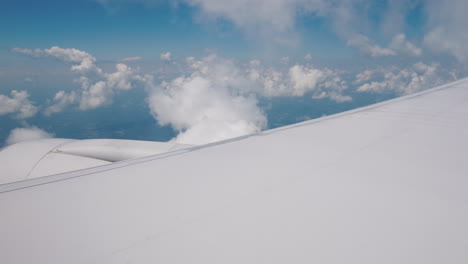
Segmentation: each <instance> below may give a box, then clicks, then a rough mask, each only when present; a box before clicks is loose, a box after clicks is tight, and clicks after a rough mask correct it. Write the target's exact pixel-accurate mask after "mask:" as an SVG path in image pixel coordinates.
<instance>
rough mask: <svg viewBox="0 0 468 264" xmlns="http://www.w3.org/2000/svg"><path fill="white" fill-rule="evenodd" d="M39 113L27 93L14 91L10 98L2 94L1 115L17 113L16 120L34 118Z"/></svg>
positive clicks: (0, 102) (0, 97) (0, 95)
mask: <svg viewBox="0 0 468 264" xmlns="http://www.w3.org/2000/svg"><path fill="white" fill-rule="evenodd" d="M37 111H38V109H37V107H36V106H34V105H33V104H32V103H31V102H30V101H29V94H28V92H26V91H17V90H13V91H11V93H10V97H9V96H5V95H2V94H0V115H5V114H13V113H15V114H16V115H15V117H16V118H19V119H25V118H30V117H32V116H34V115H35V114H36V113H37Z"/></svg>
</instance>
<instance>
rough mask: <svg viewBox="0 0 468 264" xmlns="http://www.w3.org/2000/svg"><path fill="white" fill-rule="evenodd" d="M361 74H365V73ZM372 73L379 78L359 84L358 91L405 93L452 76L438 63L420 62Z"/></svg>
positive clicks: (428, 86)
mask: <svg viewBox="0 0 468 264" xmlns="http://www.w3.org/2000/svg"><path fill="white" fill-rule="evenodd" d="M367 72H368V71H367ZM362 74H364V75H367V73H362ZM372 75H374V76H377V77H378V78H380V80H374V81H369V82H367V83H364V84H362V85H360V86H359V87H358V88H357V91H358V92H371V93H384V92H393V93H396V94H398V95H406V94H411V93H414V92H417V91H421V90H424V89H428V88H431V87H435V86H437V85H440V84H443V83H446V82H448V81H453V78H454V75H453V74H452V73H451V72H448V71H445V72H444V71H443V70H442V69H441V68H440V65H439V64H436V63H432V64H425V63H422V62H418V63H415V64H413V65H411V66H410V67H406V68H403V69H400V68H397V67H391V68H389V69H378V70H375V71H372ZM359 76H362V75H359V74H358V79H359V78H360V77H359ZM366 79H367V78H366ZM361 80H363V78H361ZM368 80H369V79H368ZM360 82H362V81H360Z"/></svg>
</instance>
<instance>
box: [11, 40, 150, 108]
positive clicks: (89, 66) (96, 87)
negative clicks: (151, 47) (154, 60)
mask: <svg viewBox="0 0 468 264" xmlns="http://www.w3.org/2000/svg"><path fill="white" fill-rule="evenodd" d="M13 51H14V52H19V53H22V54H26V55H29V56H34V57H46V56H50V57H55V58H57V59H59V60H62V61H64V62H69V63H71V64H72V66H71V68H70V69H71V71H73V72H75V73H77V74H79V75H80V77H79V78H77V79H76V82H78V83H80V84H81V90H80V91H77V92H71V93H68V94H67V93H65V92H63V91H59V92H58V93H57V94H56V95H55V97H54V99H53V100H52V101H53V104H52V105H51V106H49V107H48V108H47V109H46V110H45V112H44V114H45V115H51V114H53V113H57V112H60V111H62V110H63V109H64V108H65V107H66V106H68V105H70V104H73V103H75V102H79V108H80V109H81V110H88V109H94V108H97V107H100V106H103V105H106V104H109V103H111V102H112V98H113V95H114V94H115V93H116V91H118V90H130V89H132V88H133V84H134V82H135V81H141V79H142V76H139V75H138V73H137V71H135V70H134V69H132V68H131V67H129V66H127V65H126V64H123V63H118V64H116V66H115V68H116V71H115V72H112V73H107V72H105V71H104V70H102V69H101V68H99V67H98V66H96V64H95V62H96V58H95V57H94V56H92V55H91V54H89V53H87V52H85V51H82V50H78V49H74V48H66V49H64V48H60V47H51V48H49V49H43V50H41V49H35V50H30V49H22V48H15V49H13ZM131 59H132V60H135V57H134V58H131ZM127 60H128V58H127Z"/></svg>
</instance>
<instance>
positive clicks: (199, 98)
mask: <svg viewBox="0 0 468 264" xmlns="http://www.w3.org/2000/svg"><path fill="white" fill-rule="evenodd" d="M189 62H191V66H192V69H193V72H192V74H190V75H189V76H181V77H178V78H175V79H174V80H172V81H171V82H163V83H162V84H160V85H158V86H156V87H153V88H152V89H151V90H150V96H149V98H148V103H149V106H150V109H151V113H152V114H153V116H154V117H155V119H156V120H157V121H158V122H159V123H160V124H161V125H171V126H172V127H173V128H174V129H176V130H177V131H179V132H180V133H179V135H178V136H177V137H176V138H175V140H176V141H177V142H180V143H187V144H205V143H209V142H215V141H220V140H224V139H228V138H233V137H238V136H242V135H247V134H252V133H256V132H259V131H261V130H262V129H263V128H265V127H266V125H267V121H266V117H265V115H264V113H263V112H262V111H261V110H260V108H259V107H258V106H257V100H256V99H255V97H254V96H253V95H252V94H246V93H244V87H242V84H244V83H245V82H246V80H244V78H243V77H242V76H241V75H239V70H238V69H237V68H236V67H235V66H234V64H233V63H231V62H230V61H226V60H223V59H220V58H218V57H216V56H208V57H207V58H205V59H204V60H202V61H195V60H189Z"/></svg>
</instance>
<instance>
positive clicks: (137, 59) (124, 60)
mask: <svg viewBox="0 0 468 264" xmlns="http://www.w3.org/2000/svg"><path fill="white" fill-rule="evenodd" d="M142 59H143V58H142V57H128V58H123V59H121V60H120V61H122V62H128V61H139V60H142Z"/></svg>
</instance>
